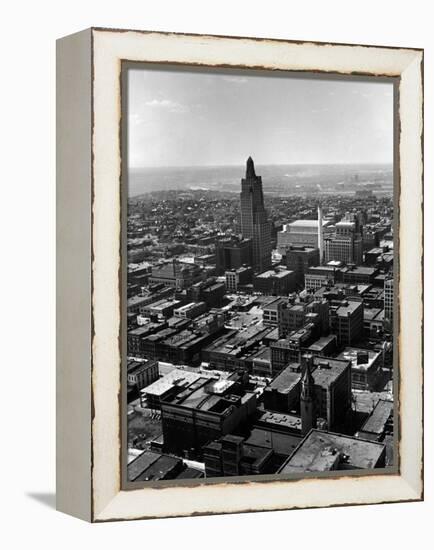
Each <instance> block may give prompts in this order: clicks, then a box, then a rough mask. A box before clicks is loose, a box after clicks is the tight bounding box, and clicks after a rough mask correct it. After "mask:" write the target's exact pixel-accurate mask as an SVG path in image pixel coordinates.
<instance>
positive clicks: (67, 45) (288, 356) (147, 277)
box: [57, 28, 423, 522]
mask: <svg viewBox="0 0 434 550" xmlns="http://www.w3.org/2000/svg"><path fill="white" fill-rule="evenodd" d="M422 145H423V51H422V50H420V49H415V48H408V49H403V48H390V47H381V46H371V45H348V44H324V43H315V42H297V41H291V40H288V41H285V40H273V39H255V38H241V37H224V36H202V35H187V34H174V33H160V32H148V31H146V32H145V31H127V30H114V29H103V28H93V29H89V30H86V31H82V32H80V33H77V34H74V35H71V36H67V37H65V38H62V39H60V40H59V41H58V44H57V507H58V509H59V510H61V511H63V512H66V513H69V514H72V515H74V516H77V517H80V518H82V519H85V520H87V521H92V522H104V521H113V520H128V519H145V518H161V517H172V516H189V515H198V514H225V513H238V512H250V511H271V510H283V509H293V508H313V507H326V506H339V505H350V504H351V505H354V504H360V505H362V504H371V503H389V502H400V501H417V500H421V499H422V498H423V365H422V361H423V358H422V324H423V287H422V285H423V274H422V256H423V229H422V223H423V220H422V218H423V190H422V183H423V154H422Z"/></svg>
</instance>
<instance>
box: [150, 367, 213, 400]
mask: <svg viewBox="0 0 434 550" xmlns="http://www.w3.org/2000/svg"><path fill="white" fill-rule="evenodd" d="M201 376H203V375H200V374H196V373H195V372H191V371H187V370H182V369H173V370H172V371H170V372H169V373H168V374H166V375H165V376H163V377H162V378H160V379H159V380H156V381H155V382H154V383H153V384H151V385H150V386H147V387H146V388H144V389H143V390H142V393H146V394H148V395H153V396H157V397H159V396H162V395H164V394H165V393H166V392H167V391H168V390H170V389H171V388H173V387H174V386H180V387H188V386H189V385H190V384H192V383H193V382H195V381H196V380H198V379H199V378H201Z"/></svg>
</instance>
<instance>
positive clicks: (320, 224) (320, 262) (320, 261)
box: [318, 202, 324, 265]
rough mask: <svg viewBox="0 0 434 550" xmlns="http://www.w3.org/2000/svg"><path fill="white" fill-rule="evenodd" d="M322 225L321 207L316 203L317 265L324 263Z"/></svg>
mask: <svg viewBox="0 0 434 550" xmlns="http://www.w3.org/2000/svg"><path fill="white" fill-rule="evenodd" d="M323 231H324V230H323V224H322V206H321V203H320V202H319V203H318V248H319V264H320V265H322V264H323V262H324V233H323Z"/></svg>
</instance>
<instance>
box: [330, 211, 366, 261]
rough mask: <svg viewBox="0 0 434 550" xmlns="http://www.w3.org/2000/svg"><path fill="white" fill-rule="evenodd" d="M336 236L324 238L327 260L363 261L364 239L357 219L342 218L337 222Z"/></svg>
mask: <svg viewBox="0 0 434 550" xmlns="http://www.w3.org/2000/svg"><path fill="white" fill-rule="evenodd" d="M335 227H336V233H335V236H334V237H327V238H325V240H324V254H325V261H326V262H330V261H340V262H344V263H346V264H356V265H360V264H362V263H363V241H362V236H361V234H360V233H359V232H358V224H357V222H356V221H349V220H342V221H340V222H338V223H337V224H336V226H335Z"/></svg>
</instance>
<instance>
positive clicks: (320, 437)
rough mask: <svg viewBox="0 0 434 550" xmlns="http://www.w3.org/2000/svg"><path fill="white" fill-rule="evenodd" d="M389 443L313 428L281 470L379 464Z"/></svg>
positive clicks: (358, 466)
mask: <svg viewBox="0 0 434 550" xmlns="http://www.w3.org/2000/svg"><path fill="white" fill-rule="evenodd" d="M384 449H385V446H384V445H383V444H381V443H376V442H373V441H365V440H363V439H357V438H356V437H350V436H346V435H340V434H335V433H332V432H323V431H320V430H316V429H313V430H311V431H310V432H309V433H308V435H307V436H306V437H305V438H304V439H303V441H302V442H301V443H300V445H299V446H298V447H297V448H296V449H295V451H294V452H293V453H292V455H291V456H290V457H289V459H288V460H287V461H286V462H285V464H284V465H283V467H282V468H281V469H280V470H279V472H278V473H280V474H296V473H305V472H324V471H329V470H332V469H333V470H334V469H338V470H339V469H343V468H342V467H341V465H342V463H343V464H344V465H345V466H344V469H350V468H357V469H359V468H375V466H376V465H377V463H378V462H379V460H380V458H381V457H382V455H383V453H384Z"/></svg>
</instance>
